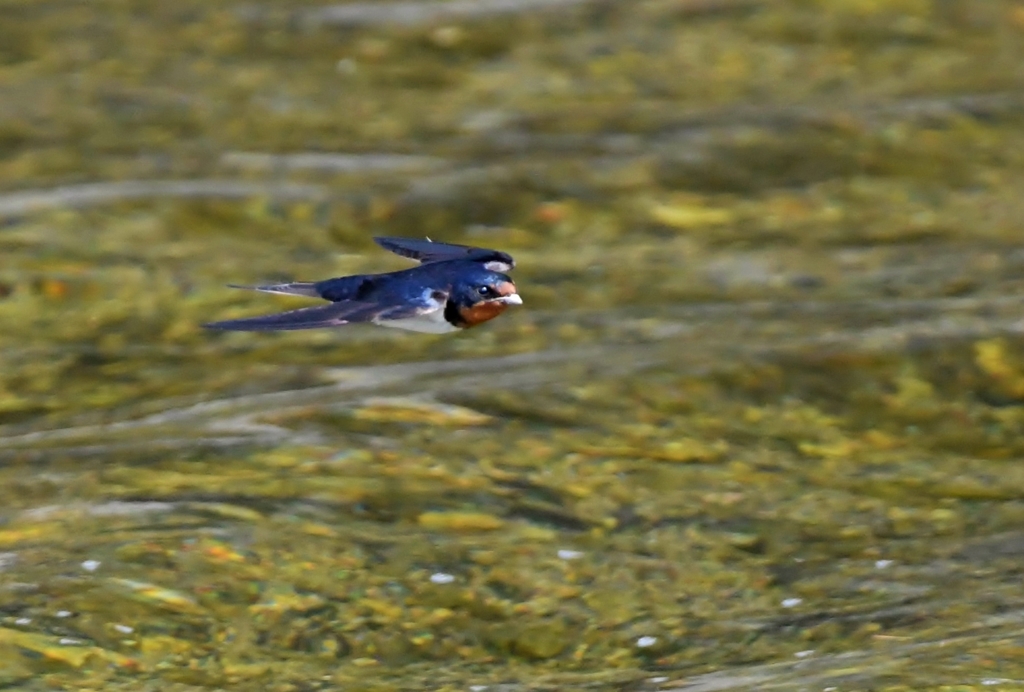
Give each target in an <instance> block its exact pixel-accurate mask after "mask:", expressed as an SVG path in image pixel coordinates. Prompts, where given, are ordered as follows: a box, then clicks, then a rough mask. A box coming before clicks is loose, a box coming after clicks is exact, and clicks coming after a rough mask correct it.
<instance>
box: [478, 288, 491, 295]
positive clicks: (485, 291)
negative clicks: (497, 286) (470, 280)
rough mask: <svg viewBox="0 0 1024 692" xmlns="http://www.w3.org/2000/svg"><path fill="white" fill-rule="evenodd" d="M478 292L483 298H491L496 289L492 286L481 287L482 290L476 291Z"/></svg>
mask: <svg viewBox="0 0 1024 692" xmlns="http://www.w3.org/2000/svg"><path fill="white" fill-rule="evenodd" d="M476 292H477V293H479V294H480V295H482V296H489V295H493V294H494V289H493V288H491V287H490V286H481V287H480V288H478V289H476Z"/></svg>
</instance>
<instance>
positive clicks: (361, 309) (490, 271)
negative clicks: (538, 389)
mask: <svg viewBox="0 0 1024 692" xmlns="http://www.w3.org/2000/svg"><path fill="white" fill-rule="evenodd" d="M374 241H375V242H376V243H377V244H378V245H380V246H381V247H382V248H384V249H385V250H390V251H391V252H394V253H395V254H398V255H401V256H402V257H407V258H409V259H413V260H416V261H418V262H420V264H419V266H416V267H412V268H410V269H403V270H401V271H396V272H388V273H386V274H357V275H355V276H341V277H338V278H335V279H326V280H324V281H315V282H304V281H300V282H294V283H284V284H270V285H266V286H232V288H245V289H249V290H253V291H262V292H264V293H280V294H284V295H292V296H307V297H309V298H322V299H324V300H327V301H330V303H329V304H328V305H321V306H317V307H311V308H300V309H298V310H289V311H288V312H279V313H275V314H272V315H263V316H260V317H248V318H244V319H238V320H226V321H224V322H211V323H209V324H205V325H203V326H204V327H207V328H209V329H225V330H233V331H253V332H264V331H280V330H291V329H316V328H318V327H339V326H341V325H344V324H355V323H358V322H370V323H372V324H377V325H380V326H382V327H395V328H398V329H407V330H409V331H414V332H426V333H429V334H444V333H447V332H453V331H456V330H458V329H465V328H467V327H475V326H476V325H478V324H482V323H484V322H486V321H488V320H491V319H494V318H495V317H497V316H498V315H500V314H501V313H503V312H505V310H506V309H507V308H508V306H510V305H522V303H523V299H522V298H521V297H520V296H519V294H518V293H517V292H516V285H515V282H513V281H512V279H511V278H510V277H509V276H508V275H507V274H505V273H504V272H507V271H510V270H511V269H512V268H513V267H515V266H516V263H515V260H513V259H512V257H511V255H508V254H506V253H504V252H500V251H498V250H487V249H485V248H478V247H470V246H468V245H454V244H451V243H437V242H434V241H432V240H429V239H427V240H417V239H413V238H374Z"/></svg>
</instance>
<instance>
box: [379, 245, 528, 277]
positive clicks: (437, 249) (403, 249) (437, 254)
mask: <svg viewBox="0 0 1024 692" xmlns="http://www.w3.org/2000/svg"><path fill="white" fill-rule="evenodd" d="M373 240H374V242H375V243H377V244H378V245H380V246H381V247H382V248H384V249H385V250H390V251H391V252H393V253H395V254H396V255H401V256H402V257H408V258H409V259H414V260H417V261H419V262H421V263H423V264H429V263H431V262H445V261H448V260H470V261H472V262H480V263H481V264H483V265H484V267H485V268H486V269H489V270H490V271H495V272H507V271H509V270H511V269H512V268H513V267H515V266H516V261H515V260H514V259H512V255H509V254H508V253H506V252H501V251H500V250H488V249H486V248H481V247H472V246H470V245H455V244H453V243H436V242H434V241H432V240H419V239H417V238H395V237H388V238H374V239H373Z"/></svg>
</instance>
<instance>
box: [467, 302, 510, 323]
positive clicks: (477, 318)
mask: <svg viewBox="0 0 1024 692" xmlns="http://www.w3.org/2000/svg"><path fill="white" fill-rule="evenodd" d="M506 310H508V303H502V302H499V301H496V300H488V301H485V302H483V303H477V304H476V305H474V306H473V307H471V308H461V309H460V310H459V317H461V318H462V321H463V322H464V323H465V325H466V326H467V327H475V326H476V325H478V324H483V323H484V322H486V321H487V320H493V319H494V318H495V317H497V316H498V315H500V314H501V313H503V312H505V311H506Z"/></svg>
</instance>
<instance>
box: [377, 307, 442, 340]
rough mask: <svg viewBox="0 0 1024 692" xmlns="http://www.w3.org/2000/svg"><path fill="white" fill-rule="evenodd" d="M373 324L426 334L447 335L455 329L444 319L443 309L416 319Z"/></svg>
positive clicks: (407, 318) (410, 318) (418, 316)
mask: <svg viewBox="0 0 1024 692" xmlns="http://www.w3.org/2000/svg"><path fill="white" fill-rule="evenodd" d="M374 324H379V325H380V326H382V327H392V328H393V329H405V330H407V331H410V332H423V333H426V334H447V333H449V332H454V331H456V329H457V327H455V326H453V325H452V324H451V323H450V322H449V321H448V320H446V319H445V318H444V308H443V307H441V308H438V309H437V310H434V311H432V312H428V313H425V314H422V315H417V316H416V317H405V318H403V319H400V320H380V321H379V322H377V321H375V322H374Z"/></svg>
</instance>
